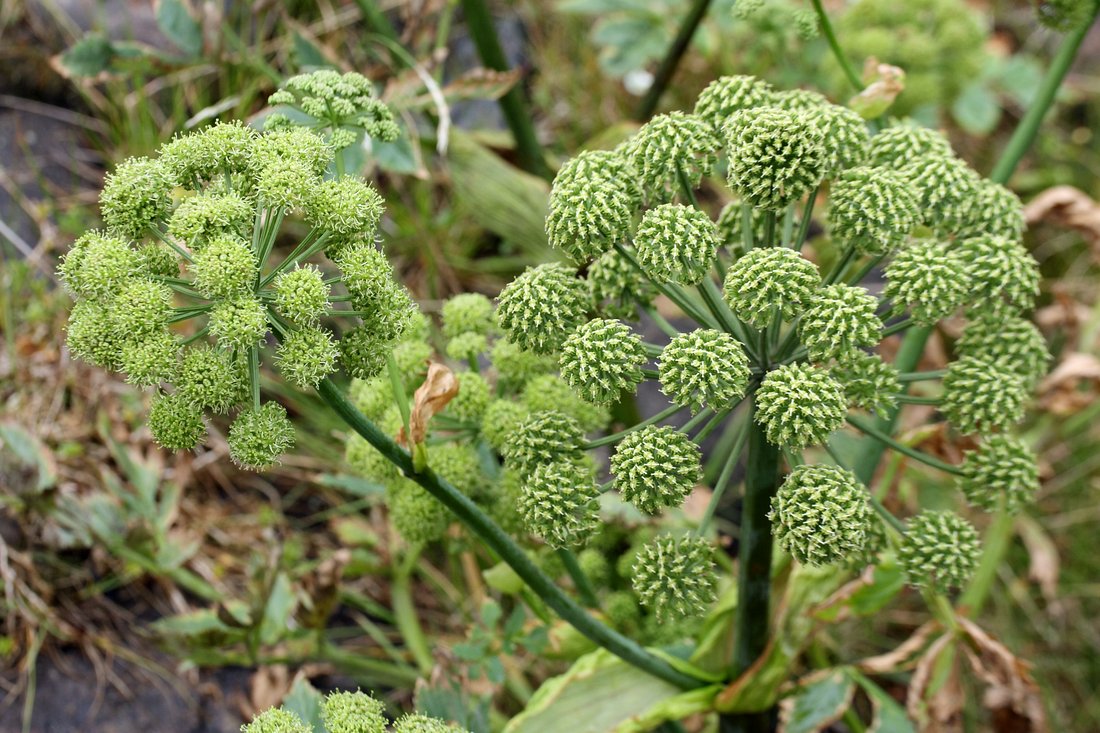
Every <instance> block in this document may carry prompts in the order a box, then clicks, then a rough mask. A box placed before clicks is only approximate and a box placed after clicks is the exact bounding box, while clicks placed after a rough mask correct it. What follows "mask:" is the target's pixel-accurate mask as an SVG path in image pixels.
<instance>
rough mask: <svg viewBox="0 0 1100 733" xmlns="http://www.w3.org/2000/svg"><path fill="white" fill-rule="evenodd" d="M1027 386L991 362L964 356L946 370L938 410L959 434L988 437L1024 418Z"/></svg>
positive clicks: (1021, 378) (1018, 377)
mask: <svg viewBox="0 0 1100 733" xmlns="http://www.w3.org/2000/svg"><path fill="white" fill-rule="evenodd" d="M1027 396H1028V389H1027V383H1026V382H1025V381H1024V379H1023V377H1020V376H1019V375H1017V374H1015V373H1013V372H1010V371H1007V370H1005V369H1004V368H1003V367H1002V366H1000V365H998V364H995V363H994V362H991V361H986V360H984V359H979V358H977V357H974V356H964V357H963V358H961V359H959V360H958V361H954V362H952V363H951V364H950V365H949V366H948V367H947V374H945V375H944V377H943V398H942V401H941V403H940V409H941V410H942V411H943V414H944V416H945V417H946V418H947V421H948V422H949V423H951V425H952V426H954V428H955V429H956V430H958V431H959V432H960V433H963V434H964V435H969V434H971V433H980V434H982V435H987V434H989V433H992V432H995V431H997V430H1003V429H1004V428H1007V427H1008V426H1009V425H1012V424H1013V423H1017V422H1019V421H1020V420H1021V419H1023V416H1024V406H1025V403H1026V401H1027Z"/></svg>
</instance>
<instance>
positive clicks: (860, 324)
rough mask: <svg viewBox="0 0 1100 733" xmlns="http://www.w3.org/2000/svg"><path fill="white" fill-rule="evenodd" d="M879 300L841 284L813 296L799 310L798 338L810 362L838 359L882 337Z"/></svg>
mask: <svg viewBox="0 0 1100 733" xmlns="http://www.w3.org/2000/svg"><path fill="white" fill-rule="evenodd" d="M877 309H878V300H876V299H875V296H873V295H871V294H870V293H868V292H867V290H866V289H865V288H862V287H859V286H853V285H845V284H843V283H834V284H832V285H826V286H825V287H823V288H821V289H819V290H818V291H817V292H816V293H814V294H813V295H812V296H811V297H810V299H809V301H808V302H807V303H806V307H805V310H804V311H802V319H801V320H800V321H799V322H798V336H799V338H800V339H801V340H802V343H803V344H805V345H806V350H807V351H808V352H809V354H810V359H811V360H813V361H826V360H828V359H834V358H838V357H840V356H843V355H844V354H846V353H848V352H850V351H853V350H855V349H858V348H860V347H861V346H874V345H875V344H877V343H878V342H879V339H880V338H882V321H881V320H880V319H879V317H878V316H877V315H875V311H876V310H877Z"/></svg>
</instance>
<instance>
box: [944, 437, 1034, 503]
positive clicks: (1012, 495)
mask: <svg viewBox="0 0 1100 733" xmlns="http://www.w3.org/2000/svg"><path fill="white" fill-rule="evenodd" d="M960 468H961V469H962V472H963V475H962V476H961V477H959V479H958V480H957V481H956V486H957V487H958V489H959V491H961V492H962V494H963V496H965V497H966V500H967V501H968V502H970V504H972V505H973V506H976V507H980V508H982V509H984V510H986V511H987V512H992V511H1000V510H1003V511H1007V512H1008V513H1009V514H1015V513H1017V512H1018V511H1020V508H1021V507H1023V506H1024V505H1025V504H1028V503H1029V502H1030V501H1031V500H1032V498H1033V497H1034V496H1035V494H1036V492H1038V491H1039V459H1038V457H1037V456H1036V455H1035V453H1034V452H1033V451H1032V450H1031V449H1030V448H1028V447H1027V445H1026V444H1025V443H1024V442H1023V441H1022V440H1020V439H1019V438H1014V437H1012V436H1010V435H1001V434H998V435H991V436H989V437H988V438H986V439H985V440H984V441H983V442H982V444H981V446H979V447H978V449H977V450H972V451H969V452H968V453H967V454H966V458H965V459H963V462H962V466H960Z"/></svg>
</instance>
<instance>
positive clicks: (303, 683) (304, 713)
mask: <svg viewBox="0 0 1100 733" xmlns="http://www.w3.org/2000/svg"><path fill="white" fill-rule="evenodd" d="M321 700H322V697H321V693H320V692H318V691H317V688H315V687H314V686H313V685H311V684H309V680H307V679H306V678H304V677H299V678H298V679H296V680H294V684H293V685H292V686H291V688H290V692H288V693H287V694H286V697H285V698H284V699H283V707H284V708H286V709H287V710H289V711H290V712H292V713H296V714H297V715H298V717H299V718H301V719H302V722H304V723H305V724H306V725H307V726H309V727H310V728H312V729H313V731H314V733H325V724H324V723H323V722H322V721H321Z"/></svg>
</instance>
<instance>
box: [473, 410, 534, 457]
mask: <svg viewBox="0 0 1100 733" xmlns="http://www.w3.org/2000/svg"><path fill="white" fill-rule="evenodd" d="M528 415H530V411H529V410H528V409H527V408H526V407H524V406H523V405H521V404H519V403H518V402H512V401H511V400H503V399H501V400H493V401H492V402H490V403H489V406H488V407H486V408H485V414H484V415H483V416H482V418H481V437H483V438H485V442H486V443H488V444H489V445H490V446H491V447H492V448H493V450H495V451H497V452H498V453H503V452H504V450H505V447H506V446H507V445H508V444H509V442H510V441H511V440H512V437H513V436H514V435H515V434H516V431H517V429H518V428H519V426H520V424H521V423H522V422H523V421H524V420H526V419H527V416H528Z"/></svg>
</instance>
